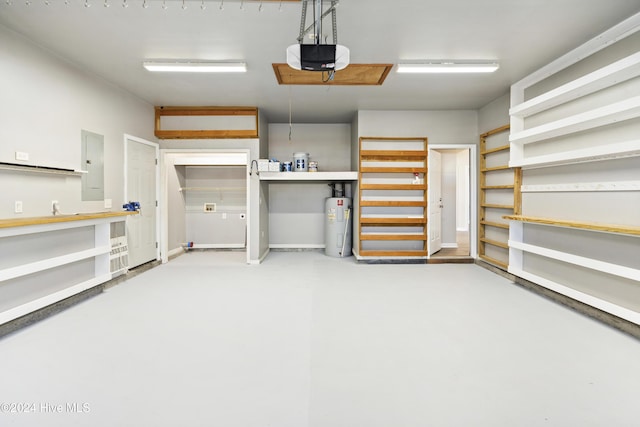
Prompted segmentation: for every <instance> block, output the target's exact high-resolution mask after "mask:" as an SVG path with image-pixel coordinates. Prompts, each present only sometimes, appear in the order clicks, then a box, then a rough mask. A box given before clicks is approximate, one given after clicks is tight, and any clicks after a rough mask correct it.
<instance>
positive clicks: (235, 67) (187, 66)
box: [142, 61, 247, 73]
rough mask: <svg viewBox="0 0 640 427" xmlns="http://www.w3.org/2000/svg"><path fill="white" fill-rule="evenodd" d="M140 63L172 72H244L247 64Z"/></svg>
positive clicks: (152, 68)
mask: <svg viewBox="0 0 640 427" xmlns="http://www.w3.org/2000/svg"><path fill="white" fill-rule="evenodd" d="M142 65H143V66H144V68H146V69H147V70H149V71H160V72H163V71H164V72H174V73H244V72H246V71H247V64H245V63H244V62H214V61H193V62H191V61H145V62H143V63H142Z"/></svg>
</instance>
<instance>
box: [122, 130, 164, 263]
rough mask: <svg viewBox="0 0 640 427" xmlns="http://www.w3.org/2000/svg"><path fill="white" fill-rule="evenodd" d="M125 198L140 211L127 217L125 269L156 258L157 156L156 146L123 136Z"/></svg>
mask: <svg viewBox="0 0 640 427" xmlns="http://www.w3.org/2000/svg"><path fill="white" fill-rule="evenodd" d="M125 145H126V156H127V157H126V165H127V167H126V191H125V197H126V201H127V202H129V201H135V202H140V214H139V215H132V216H128V217H127V240H128V243H129V268H133V267H137V266H139V265H141V264H144V263H146V262H149V261H153V260H156V259H158V244H157V242H158V239H157V216H158V215H157V210H158V208H157V202H156V201H157V190H156V186H157V183H156V180H157V167H158V166H157V158H158V146H157V145H156V144H154V143H152V142H148V141H144V140H140V139H138V138H133V137H126V138H125Z"/></svg>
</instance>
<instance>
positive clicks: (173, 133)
mask: <svg viewBox="0 0 640 427" xmlns="http://www.w3.org/2000/svg"><path fill="white" fill-rule="evenodd" d="M155 110H156V115H155V135H156V137H158V138H160V139H216V138H258V129H259V127H258V109H257V108H256V107H165V106H161V107H156V108H155ZM166 116H174V117H189V116H222V117H238V116H250V117H254V118H255V121H252V126H251V127H249V128H247V129H179V130H176V129H172V130H167V129H162V117H166ZM254 123H255V125H254Z"/></svg>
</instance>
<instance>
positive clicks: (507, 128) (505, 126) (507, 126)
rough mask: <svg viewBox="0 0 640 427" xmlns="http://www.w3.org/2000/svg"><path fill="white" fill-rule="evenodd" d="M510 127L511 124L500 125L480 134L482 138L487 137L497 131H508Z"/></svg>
mask: <svg viewBox="0 0 640 427" xmlns="http://www.w3.org/2000/svg"><path fill="white" fill-rule="evenodd" d="M510 128H511V125H504V126H500V127H499V128H495V129H492V130H490V131H488V132H485V133H483V134H482V135H480V138H487V137H488V136H491V135H495V134H497V133H502V132H506V131H508V130H509V129H510Z"/></svg>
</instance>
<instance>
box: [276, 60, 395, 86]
mask: <svg viewBox="0 0 640 427" xmlns="http://www.w3.org/2000/svg"><path fill="white" fill-rule="evenodd" d="M272 65H273V71H274V73H275V75H276V79H278V83H279V84H281V85H338V86H339V85H342V86H380V85H382V83H384V81H385V79H386V78H387V75H388V74H389V72H390V71H391V68H393V64H350V65H349V66H348V67H347V68H345V69H344V70H340V71H336V73H335V76H334V78H333V80H330V81H325V80H326V79H327V73H326V72H319V71H304V70H294V69H293V68H291V67H289V65H287V64H272Z"/></svg>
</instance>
